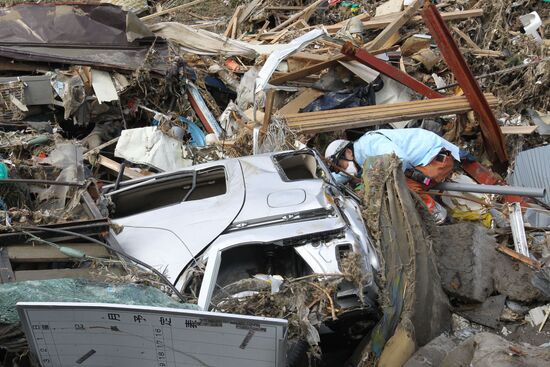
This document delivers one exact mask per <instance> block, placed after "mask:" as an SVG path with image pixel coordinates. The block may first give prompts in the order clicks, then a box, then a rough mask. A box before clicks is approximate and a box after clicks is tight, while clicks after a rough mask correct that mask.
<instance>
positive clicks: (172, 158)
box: [115, 126, 192, 172]
mask: <svg viewBox="0 0 550 367" xmlns="http://www.w3.org/2000/svg"><path fill="white" fill-rule="evenodd" d="M185 156H186V151H185V147H184V145H183V142H182V141H179V140H176V139H174V138H172V137H170V136H168V135H166V134H164V133H163V132H162V131H160V130H159V129H158V128H157V127H156V126H147V127H142V128H138V129H128V130H123V131H122V134H121V135H120V138H119V139H118V142H117V145H116V148H115V157H118V158H124V159H126V160H127V161H129V162H132V163H136V164H146V165H148V166H151V167H155V168H158V169H160V170H163V171H166V172H169V171H175V170H178V169H181V168H185V167H189V166H191V164H192V160H191V159H186V158H185Z"/></svg>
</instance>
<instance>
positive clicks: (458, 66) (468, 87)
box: [422, 0, 508, 165]
mask: <svg viewBox="0 0 550 367" xmlns="http://www.w3.org/2000/svg"><path fill="white" fill-rule="evenodd" d="M422 18H423V19H424V23H426V26H427V27H428V29H429V30H430V33H431V35H432V37H433V39H434V40H435V42H436V44H437V46H438V47H439V51H440V52H441V54H442V55H443V58H444V59H445V62H446V63H447V65H448V66H449V68H450V69H451V71H452V72H453V74H454V75H455V78H456V80H457V81H458V84H459V85H460V87H461V88H462V90H463V91H464V94H465V95H466V98H467V99H468V102H469V103H470V106H472V110H474V112H475V113H476V114H477V115H478V116H479V118H480V124H479V125H480V127H481V134H482V136H483V139H484V142H485V149H486V151H487V153H488V154H489V157H490V158H491V160H492V161H493V163H497V164H498V163H500V164H503V165H504V164H506V163H507V162H508V156H507V154H506V147H505V144H504V139H503V137H502V132H501V131H500V128H499V126H498V124H497V121H496V118H495V115H494V114H493V111H492V110H491V107H489V104H488V103H487V100H486V99H485V96H484V95H483V92H482V91H481V88H480V87H479V85H478V84H477V81H476V79H475V78H474V76H473V75H472V72H471V71H470V69H469V68H468V64H467V63H466V60H465V59H464V57H463V56H462V53H461V52H460V50H459V49H458V45H457V44H456V42H455V41H454V39H453V37H452V36H451V32H450V31H449V28H447V25H446V24H445V21H444V20H443V18H442V17H441V14H440V13H439V11H438V10H437V8H436V7H435V6H434V5H433V4H432V3H431V2H430V1H429V0H426V1H425V2H424V8H423V9H422Z"/></svg>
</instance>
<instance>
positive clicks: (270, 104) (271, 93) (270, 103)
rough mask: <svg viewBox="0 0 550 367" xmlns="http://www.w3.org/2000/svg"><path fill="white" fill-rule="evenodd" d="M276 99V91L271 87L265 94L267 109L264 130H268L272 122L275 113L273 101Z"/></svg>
mask: <svg viewBox="0 0 550 367" xmlns="http://www.w3.org/2000/svg"><path fill="white" fill-rule="evenodd" d="M274 100H275V91H274V90H273V89H269V90H268V91H267V94H266V96H265V110H264V123H263V125H262V131H263V132H264V133H265V132H267V128H268V127H269V123H270V122H271V114H272V113H273V101H274Z"/></svg>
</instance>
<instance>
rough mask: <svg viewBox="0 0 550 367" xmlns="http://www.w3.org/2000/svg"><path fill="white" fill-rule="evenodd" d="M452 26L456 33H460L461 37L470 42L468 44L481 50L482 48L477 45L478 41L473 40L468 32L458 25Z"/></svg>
mask: <svg viewBox="0 0 550 367" xmlns="http://www.w3.org/2000/svg"><path fill="white" fill-rule="evenodd" d="M451 28H452V29H453V31H454V32H455V33H456V34H458V35H459V36H460V38H462V39H463V40H464V41H465V42H466V43H467V44H468V46H470V47H471V48H473V49H475V50H481V48H480V47H479V46H478V45H477V43H475V42H474V41H472V39H471V38H470V36H468V35H467V34H466V33H464V32H462V31H461V30H460V29H459V28H458V27H457V26H453V27H451Z"/></svg>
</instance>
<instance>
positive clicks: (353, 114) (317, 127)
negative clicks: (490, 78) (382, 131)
mask: <svg viewBox="0 0 550 367" xmlns="http://www.w3.org/2000/svg"><path fill="white" fill-rule="evenodd" d="M485 97H486V98H487V101H488V102H489V105H490V106H496V105H497V103H498V100H497V98H496V97H494V96H493V95H491V94H486V95H485ZM470 110H471V107H470V105H469V103H468V100H467V99H466V97H464V96H457V97H445V98H438V99H429V100H422V101H413V102H401V103H389V104H385V105H375V106H366V107H354V108H343V109H339V110H330V111H318V112H306V113H296V114H288V115H286V120H287V123H288V126H289V127H290V128H291V129H295V130H298V131H300V132H303V133H317V132H325V131H337V130H343V129H353V128H358V127H366V126H373V125H380V124H385V123H389V122H397V121H403V120H412V119H420V118H427V117H438V116H444V115H450V114H458V113H465V112H468V111H470Z"/></svg>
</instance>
